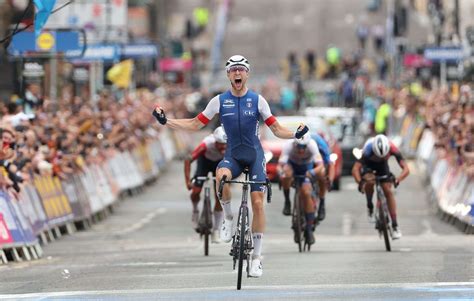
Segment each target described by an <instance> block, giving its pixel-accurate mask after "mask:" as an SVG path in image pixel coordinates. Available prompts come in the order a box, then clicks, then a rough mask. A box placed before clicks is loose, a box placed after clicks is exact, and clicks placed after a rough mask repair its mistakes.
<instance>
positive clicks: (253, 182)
mask: <svg viewBox="0 0 474 301" xmlns="http://www.w3.org/2000/svg"><path fill="white" fill-rule="evenodd" d="M226 183H236V184H260V185H265V186H267V191H268V192H267V203H270V202H271V200H272V185H271V183H270V180H269V179H268V178H267V179H266V181H239V180H227V176H223V177H222V179H221V182H220V183H219V191H218V192H217V196H218V197H219V199H222V190H223V189H224V184H226Z"/></svg>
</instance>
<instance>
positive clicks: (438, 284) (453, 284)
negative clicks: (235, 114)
mask: <svg viewBox="0 0 474 301" xmlns="http://www.w3.org/2000/svg"><path fill="white" fill-rule="evenodd" d="M443 286H447V287H456V286H472V287H473V289H474V282H421V283H361V284H321V285H319V284H316V285H278V286H277V285H262V286H255V285H254V286H252V285H246V286H245V289H246V290H260V291H274V290H278V291H283V290H298V289H300V290H301V289H307V290H308V289H314V290H318V289H319V290H323V289H330V290H339V289H360V288H365V289H378V288H403V289H406V288H432V287H443ZM232 290H235V286H221V287H197V288H170V289H135V290H103V291H69V292H49V293H48V292H44V293H27V294H2V295H0V300H1V299H11V298H15V299H16V300H17V299H27V298H53V297H70V296H81V297H85V296H101V295H125V294H129V295H130V294H159V293H184V292H202V291H208V292H213V291H214V292H217V291H232Z"/></svg>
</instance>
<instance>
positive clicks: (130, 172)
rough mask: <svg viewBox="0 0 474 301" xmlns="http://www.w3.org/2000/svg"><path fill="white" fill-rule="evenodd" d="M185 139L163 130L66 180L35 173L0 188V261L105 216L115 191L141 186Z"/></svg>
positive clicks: (36, 254) (37, 253) (33, 255)
mask: <svg viewBox="0 0 474 301" xmlns="http://www.w3.org/2000/svg"><path fill="white" fill-rule="evenodd" d="M188 141H189V136H188V134H187V133H184V132H178V131H175V132H171V131H169V130H166V129H165V130H163V131H162V132H161V133H160V135H159V137H158V139H156V140H152V141H148V142H146V143H144V144H142V145H140V146H138V147H137V148H135V149H134V150H132V151H131V152H122V153H121V152H118V151H116V152H115V153H114V154H113V155H111V157H110V158H108V159H107V161H106V162H104V163H102V164H98V165H90V166H86V167H85V168H84V171H83V172H81V173H79V174H74V175H73V176H71V177H70V178H69V179H67V180H63V181H61V180H59V178H57V177H52V176H35V177H34V178H33V180H32V182H31V183H28V184H25V185H22V187H21V193H20V194H19V195H18V196H16V195H14V194H12V193H10V192H9V191H4V190H0V264H1V263H3V264H6V263H8V262H9V261H16V262H19V261H25V260H26V261H28V260H33V259H37V258H40V257H41V256H42V254H43V251H42V248H41V245H45V244H48V243H51V242H53V241H55V240H56V239H59V238H60V237H61V236H62V235H65V234H72V233H73V232H75V231H76V230H77V229H88V228H89V227H90V226H91V224H92V223H94V222H98V221H100V220H102V219H103V218H105V217H107V215H108V214H109V213H111V212H112V211H113V206H114V205H115V204H117V201H118V200H119V198H120V197H121V196H123V195H133V193H134V192H139V191H141V190H142V188H143V186H144V185H145V184H146V183H149V182H152V181H154V180H156V179H157V177H158V176H159V174H160V172H162V170H164V169H165V167H166V164H167V163H168V162H169V161H170V160H172V159H173V158H175V157H176V156H182V155H183V154H184V153H185V152H187V151H188V149H186V147H187V145H188V143H187V142H188Z"/></svg>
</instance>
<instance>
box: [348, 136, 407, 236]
mask: <svg viewBox="0 0 474 301" xmlns="http://www.w3.org/2000/svg"><path fill="white" fill-rule="evenodd" d="M391 156H394V157H395V159H397V162H398V165H400V167H401V168H402V172H401V174H400V176H398V177H397V178H395V176H394V175H393V174H392V173H391V172H390V168H389V166H388V159H389V158H390V157H391ZM372 171H375V173H376V175H377V176H385V175H388V176H390V178H388V179H386V180H383V181H382V189H383V192H384V194H385V197H386V198H387V202H388V209H389V211H390V217H391V219H392V227H393V234H392V238H393V239H399V238H401V237H402V233H401V231H400V227H399V225H398V222H397V207H396V203H395V197H394V195H393V192H392V183H394V184H395V186H398V184H399V183H400V182H401V181H403V180H404V179H405V178H406V177H407V176H408V175H409V173H410V170H409V168H408V165H407V163H406V162H405V160H404V159H403V156H402V154H401V153H400V151H399V150H398V148H397V147H396V146H395V145H394V144H393V143H391V142H390V141H389V140H388V138H387V137H386V136H385V135H377V136H375V137H374V138H370V139H369V140H367V142H366V143H365V145H364V149H363V151H362V157H361V158H360V159H359V160H358V161H357V162H356V163H354V166H353V167H352V176H353V177H354V179H355V181H356V182H357V183H358V184H359V191H360V192H361V193H365V194H366V198H367V209H368V215H369V219H370V220H371V221H373V212H374V205H373V203H372V197H373V195H374V184H375V182H374V175H373V173H372Z"/></svg>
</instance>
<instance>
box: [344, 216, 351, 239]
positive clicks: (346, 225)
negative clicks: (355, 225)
mask: <svg viewBox="0 0 474 301" xmlns="http://www.w3.org/2000/svg"><path fill="white" fill-rule="evenodd" d="M351 229H352V215H351V214H350V213H347V212H345V213H344V214H343V215H342V235H344V236H349V235H351Z"/></svg>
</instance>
